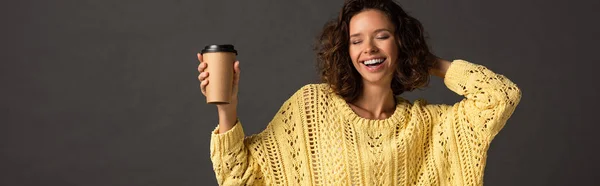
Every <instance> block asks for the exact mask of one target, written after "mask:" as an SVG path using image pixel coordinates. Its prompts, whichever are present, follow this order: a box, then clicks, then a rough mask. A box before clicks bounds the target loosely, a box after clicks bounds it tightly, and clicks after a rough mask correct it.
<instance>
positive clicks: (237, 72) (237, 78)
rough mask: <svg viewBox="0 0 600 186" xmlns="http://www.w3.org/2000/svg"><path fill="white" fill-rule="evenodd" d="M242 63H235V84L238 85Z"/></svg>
mask: <svg viewBox="0 0 600 186" xmlns="http://www.w3.org/2000/svg"><path fill="white" fill-rule="evenodd" d="M240 72H241V71H240V61H235V63H233V84H234V85H237V84H239V83H240Z"/></svg>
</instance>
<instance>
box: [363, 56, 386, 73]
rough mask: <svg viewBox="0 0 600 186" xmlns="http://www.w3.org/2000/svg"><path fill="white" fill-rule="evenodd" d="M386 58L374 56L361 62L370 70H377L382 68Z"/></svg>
mask: <svg viewBox="0 0 600 186" xmlns="http://www.w3.org/2000/svg"><path fill="white" fill-rule="evenodd" d="M385 61H386V58H372V59H368V60H365V61H362V62H361V64H362V65H361V66H363V67H365V69H366V70H367V71H369V72H377V71H379V70H381V69H382V67H383V66H384V65H383V64H384V62H385Z"/></svg>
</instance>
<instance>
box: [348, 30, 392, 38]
mask: <svg viewBox="0 0 600 186" xmlns="http://www.w3.org/2000/svg"><path fill="white" fill-rule="evenodd" d="M382 31H388V32H390V33H391V32H392V31H390V30H388V29H386V28H380V29H377V30H375V33H379V32H382ZM360 35H362V33H356V34H352V35H350V37H357V36H360Z"/></svg>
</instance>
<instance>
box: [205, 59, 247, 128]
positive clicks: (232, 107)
mask: <svg viewBox="0 0 600 186" xmlns="http://www.w3.org/2000/svg"><path fill="white" fill-rule="evenodd" d="M198 61H199V62H200V65H198V72H199V73H200V75H198V80H199V81H200V90H201V91H202V94H203V95H204V96H206V86H207V85H208V84H209V83H210V82H209V81H208V76H209V75H210V74H209V73H208V72H205V70H206V67H207V66H208V64H207V63H206V62H204V61H203V60H202V55H201V54H200V53H198ZM232 68H233V87H232V91H231V101H230V102H229V104H217V110H218V112H219V133H223V132H226V131H228V130H229V129H231V127H233V125H234V124H235V123H236V121H237V104H238V96H237V94H238V90H239V88H238V87H239V86H238V85H239V82H240V62H239V61H235V62H234V63H233V67H232Z"/></svg>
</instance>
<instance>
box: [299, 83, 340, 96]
mask: <svg viewBox="0 0 600 186" xmlns="http://www.w3.org/2000/svg"><path fill="white" fill-rule="evenodd" d="M331 94H334V92H333V90H332V89H331V87H330V86H329V84H327V83H311V84H306V85H304V86H302V87H301V88H300V89H298V90H297V91H296V93H294V96H299V97H304V98H305V99H308V98H310V97H315V95H331Z"/></svg>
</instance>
